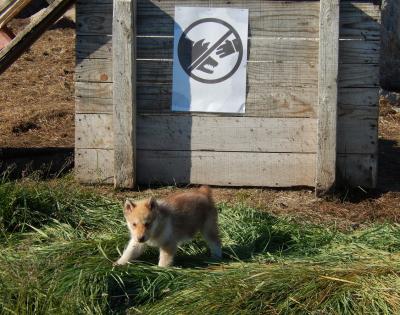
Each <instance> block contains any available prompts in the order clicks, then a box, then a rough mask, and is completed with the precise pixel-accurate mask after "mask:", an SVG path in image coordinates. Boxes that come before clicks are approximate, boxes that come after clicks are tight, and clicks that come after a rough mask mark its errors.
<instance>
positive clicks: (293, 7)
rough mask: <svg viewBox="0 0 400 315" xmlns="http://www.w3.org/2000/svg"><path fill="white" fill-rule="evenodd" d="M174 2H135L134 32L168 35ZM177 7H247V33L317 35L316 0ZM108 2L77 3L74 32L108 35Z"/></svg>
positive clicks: (200, 1) (201, 0) (198, 0)
mask: <svg viewBox="0 0 400 315" xmlns="http://www.w3.org/2000/svg"><path fill="white" fill-rule="evenodd" d="M176 4H177V3H176V2H175V1H149V0H139V1H138V23H137V27H138V32H137V33H138V34H139V35H158V36H166V35H167V36H168V35H172V33H173V14H174V10H175V5H176ZM179 5H181V6H202V7H207V6H211V7H221V6H222V7H241V8H242V7H246V8H248V9H249V14H250V15H249V24H250V29H251V36H257V37H266V36H272V37H275V36H278V37H307V38H310V37H311V38H312V37H318V14H319V5H318V3H317V2H292V3H291V4H290V5H288V4H287V3H285V2H284V1H260V0H250V1H246V3H245V4H244V3H243V2H242V1H241V0H233V1H220V0H210V1H209V0H180V1H179ZM111 10H112V2H111V1H108V2H106V1H96V0H89V1H85V2H80V3H79V10H78V11H77V32H78V34H111V17H110V13H111V12H112V11H111Z"/></svg>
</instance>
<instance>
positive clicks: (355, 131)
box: [337, 106, 378, 153]
mask: <svg viewBox="0 0 400 315" xmlns="http://www.w3.org/2000/svg"><path fill="white" fill-rule="evenodd" d="M377 119H378V108H377V107H362V106H355V107H353V108H351V107H346V108H345V109H343V108H342V109H339V114H338V122H337V152H338V153H375V152H376V148H377V143H378V124H377Z"/></svg>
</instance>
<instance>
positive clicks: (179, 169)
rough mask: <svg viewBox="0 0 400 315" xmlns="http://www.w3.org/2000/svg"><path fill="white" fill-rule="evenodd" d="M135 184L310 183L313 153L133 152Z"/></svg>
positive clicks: (238, 184)
mask: <svg viewBox="0 0 400 315" xmlns="http://www.w3.org/2000/svg"><path fill="white" fill-rule="evenodd" d="M137 158H138V160H137V163H138V183H140V184H144V185H149V184H187V183H192V184H209V185H222V186H268V187H290V186H313V185H314V183H315V169H316V168H315V154H313V153H310V154H307V153H303V154H302V153H253V152H207V151H192V152H190V151H142V150H138V152H137Z"/></svg>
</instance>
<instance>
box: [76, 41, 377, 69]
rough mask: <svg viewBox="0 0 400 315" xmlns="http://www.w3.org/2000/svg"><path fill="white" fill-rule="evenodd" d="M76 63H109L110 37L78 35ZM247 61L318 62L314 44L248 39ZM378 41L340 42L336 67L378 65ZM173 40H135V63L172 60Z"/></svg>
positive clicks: (313, 42)
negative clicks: (89, 59) (98, 60)
mask: <svg viewBox="0 0 400 315" xmlns="http://www.w3.org/2000/svg"><path fill="white" fill-rule="evenodd" d="M76 45H77V48H76V56H77V58H78V60H80V59H84V58H91V59H111V58H112V56H111V55H112V36H111V35H79V36H77V42H76ZM248 47H249V51H248V60H250V61H292V62H312V63H317V62H318V60H317V59H318V40H313V39H298V38H291V39H285V38H249V40H248ZM379 48H380V42H379V41H366V40H348V39H346V40H340V41H339V54H340V63H373V64H378V63H379ZM172 57H173V38H172V36H170V37H149V36H138V37H137V58H138V59H172Z"/></svg>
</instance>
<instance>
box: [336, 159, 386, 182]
mask: <svg viewBox="0 0 400 315" xmlns="http://www.w3.org/2000/svg"><path fill="white" fill-rule="evenodd" d="M377 173H378V158H377V155H375V154H338V166H337V176H338V181H340V182H341V183H343V184H347V185H350V186H353V187H357V186H360V187H363V188H375V187H376V184H377Z"/></svg>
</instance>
